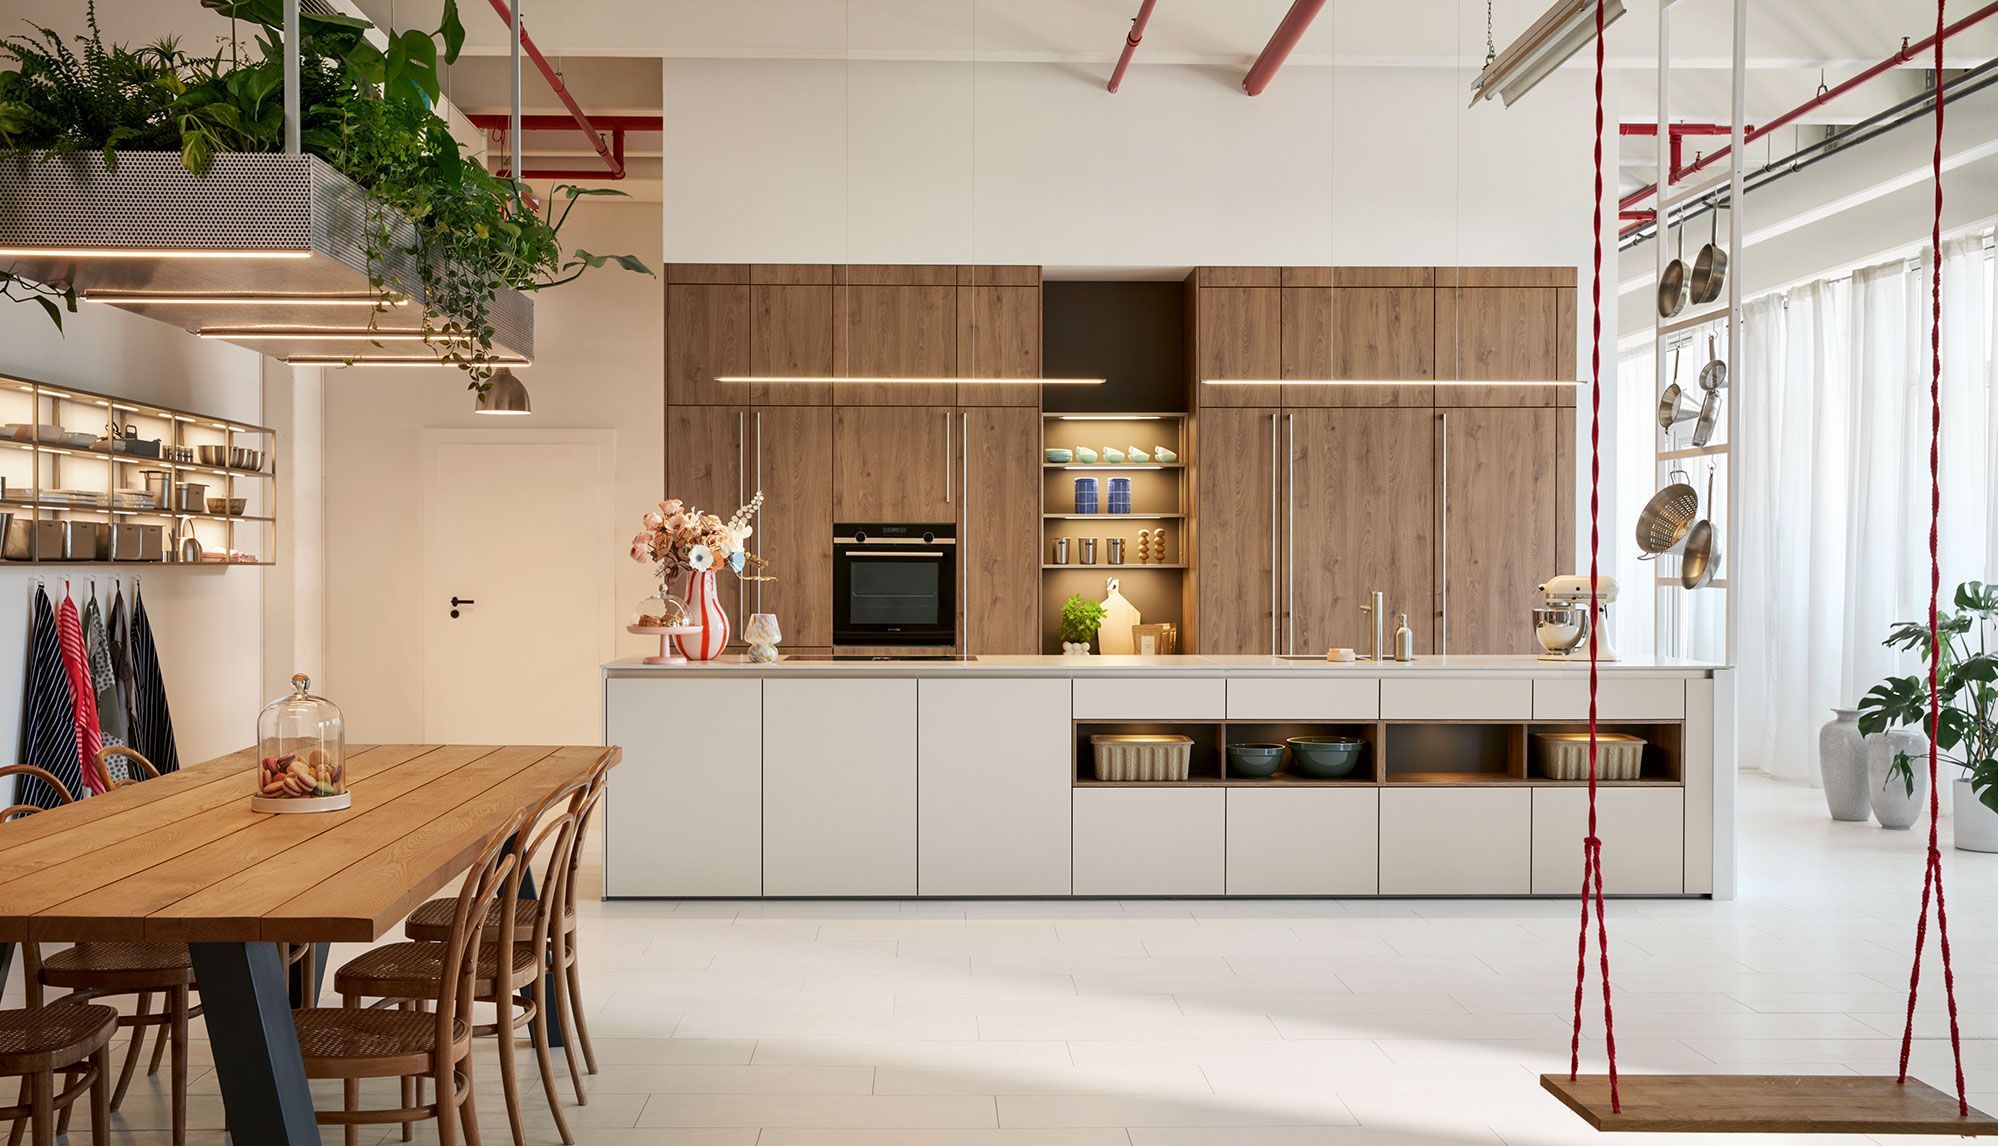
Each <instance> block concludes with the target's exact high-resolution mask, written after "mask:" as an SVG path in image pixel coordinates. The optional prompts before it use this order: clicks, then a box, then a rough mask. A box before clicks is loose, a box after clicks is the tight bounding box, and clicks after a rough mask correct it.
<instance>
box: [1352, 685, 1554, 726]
mask: <svg viewBox="0 0 1998 1146" xmlns="http://www.w3.org/2000/svg"><path fill="white" fill-rule="evenodd" d="M1532 716H1533V680H1532V679H1531V678H1530V677H1520V678H1519V679H1517V680H1513V679H1500V680H1494V679H1492V678H1490V677H1483V678H1471V677H1450V678H1443V679H1425V680H1393V679H1390V680H1384V681H1382V682H1381V719H1383V720H1529V719H1531V718H1532Z"/></svg>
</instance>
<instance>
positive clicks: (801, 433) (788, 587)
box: [746, 406, 834, 648]
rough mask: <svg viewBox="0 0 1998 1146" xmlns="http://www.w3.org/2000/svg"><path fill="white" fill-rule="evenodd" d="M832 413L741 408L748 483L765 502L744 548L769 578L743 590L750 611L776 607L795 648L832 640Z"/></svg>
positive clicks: (796, 408) (818, 409) (787, 639)
mask: <svg viewBox="0 0 1998 1146" xmlns="http://www.w3.org/2000/svg"><path fill="white" fill-rule="evenodd" d="M833 416H834V411H833V410H832V409H831V408H829V407H826V406H771V407H765V406H758V407H755V408H752V409H751V410H750V411H749V434H750V442H749V451H748V452H749V458H750V462H749V465H750V480H749V485H750V486H751V487H753V488H755V489H760V490H762V491H763V496H764V498H765V500H766V501H767V502H768V504H769V505H770V506H771V507H772V509H771V511H770V512H769V513H767V514H761V515H759V518H758V520H757V522H756V532H755V534H753V535H752V536H751V538H750V548H751V549H752V550H753V551H755V552H756V553H757V554H759V555H761V556H762V557H763V558H764V560H766V561H768V562H769V563H770V565H769V568H768V569H767V570H766V572H767V573H768V574H770V575H771V576H772V577H774V578H775V579H774V580H771V581H758V582H753V583H751V584H750V585H749V586H748V587H747V589H746V593H747V595H748V597H749V599H750V600H751V601H752V602H753V604H754V606H755V608H754V609H753V610H751V611H753V612H758V613H775V614H777V617H778V620H779V623H780V624H781V625H782V627H783V632H784V640H785V642H786V643H787V644H790V645H791V646H793V647H796V648H820V647H825V646H829V645H831V644H832V624H833V622H832V522H833V496H832V491H833V482H832V474H833Z"/></svg>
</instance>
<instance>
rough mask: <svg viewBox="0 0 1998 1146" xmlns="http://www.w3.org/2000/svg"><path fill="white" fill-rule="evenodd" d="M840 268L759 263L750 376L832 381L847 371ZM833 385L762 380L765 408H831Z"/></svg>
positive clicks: (759, 398) (752, 302)
mask: <svg viewBox="0 0 1998 1146" xmlns="http://www.w3.org/2000/svg"><path fill="white" fill-rule="evenodd" d="M839 269H840V268H837V267H831V266H823V265H792V264H761V263H759V264H757V265H755V266H752V267H750V268H749V271H750V287H749V307H750V324H749V325H750V337H749V366H750V369H749V371H748V372H749V373H750V374H752V375H754V376H756V377H759V378H772V377H779V378H781V377H795V378H831V377H834V376H836V375H838V374H840V373H842V372H844V370H845V368H846V323H845V322H844V320H843V315H844V302H845V296H844V294H843V288H842V286H841V285H840V283H839V282H838V278H839V277H840V276H839V275H838V274H837V272H838V271H839ZM834 389H835V387H834V385H833V384H832V383H830V382H759V383H757V384H756V386H755V388H754V394H753V395H752V398H751V400H752V401H754V402H755V403H756V404H757V405H759V406H830V405H832V404H833V391H834Z"/></svg>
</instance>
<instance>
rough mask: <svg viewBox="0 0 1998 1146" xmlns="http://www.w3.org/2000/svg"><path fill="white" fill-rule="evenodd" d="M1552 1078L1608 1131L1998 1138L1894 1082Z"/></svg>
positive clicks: (1974, 1120) (1973, 1115)
mask: <svg viewBox="0 0 1998 1146" xmlns="http://www.w3.org/2000/svg"><path fill="white" fill-rule="evenodd" d="M1617 1084H1618V1090H1619V1093H1620V1095H1621V1097H1622V1099H1623V1111H1622V1113H1616V1114H1613V1113H1611V1112H1610V1099H1609V1076H1608V1075H1604V1074H1585V1075H1582V1076H1581V1077H1580V1078H1577V1079H1576V1080H1575V1081H1573V1082H1570V1081H1568V1076H1567V1075H1565V1074H1543V1075H1541V1076H1540V1085H1541V1086H1543V1087H1545V1088H1546V1089H1547V1090H1548V1091H1549V1092H1551V1093H1552V1094H1553V1095H1554V1097H1556V1098H1559V1099H1560V1100H1561V1101H1562V1102H1563V1103H1565V1104H1566V1105H1567V1107H1568V1109H1570V1110H1572V1111H1574V1112H1575V1113H1577V1114H1579V1115H1581V1116H1582V1118H1583V1119H1584V1120H1585V1121H1587V1122H1588V1124H1589V1125H1590V1126H1593V1127H1595V1128H1596V1129H1597V1130H1604V1131H1629V1132H1634V1133H1643V1132H1650V1133H1677V1134H1701V1133H1704V1134H1957V1135H1967V1134H1998V1118H1993V1117H1992V1116H1991V1115H1989V1114H1986V1113H1984V1112H1983V1111H1981V1110H1978V1109H1977V1108H1976V1107H1971V1109H1970V1116H1969V1117H1968V1118H1966V1117H1964V1116H1962V1115H1961V1114H1959V1113H1958V1112H1957V1104H1956V1097H1955V1096H1954V1095H1949V1094H1944V1093H1943V1092H1942V1091H1940V1090H1937V1089H1936V1088H1935V1087H1933V1086H1930V1085H1928V1084H1927V1083H1923V1082H1917V1081H1915V1080H1914V1079H1912V1078H1911V1079H1909V1080H1908V1081H1907V1082H1906V1083H1900V1082H1897V1081H1896V1080H1895V1078H1894V1076H1892V1075H1879V1076H1873V1075H1861V1076H1855V1075H1849V1074H1827V1075H1787V1074H1742V1075H1713V1074H1625V1075H1619V1076H1618V1078H1617Z"/></svg>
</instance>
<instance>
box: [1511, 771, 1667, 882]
mask: <svg viewBox="0 0 1998 1146" xmlns="http://www.w3.org/2000/svg"><path fill="white" fill-rule="evenodd" d="M1596 799H1597V804H1596V810H1597V813H1598V815H1597V821H1596V835H1597V836H1598V837H1600V838H1601V839H1602V841H1603V891H1604V892H1606V893H1607V894H1610V895H1678V894H1680V893H1682V892H1684V891H1685V890H1686V875H1685V864H1686V793H1685V791H1684V790H1683V789H1680V788H1605V789H1603V790H1601V791H1599V792H1597V793H1596ZM1588 827H1589V790H1588V789H1587V788H1535V789H1533V894H1535V895H1575V894H1577V893H1579V892H1580V891H1581V889H1582V837H1583V836H1584V835H1586V834H1588Z"/></svg>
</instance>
